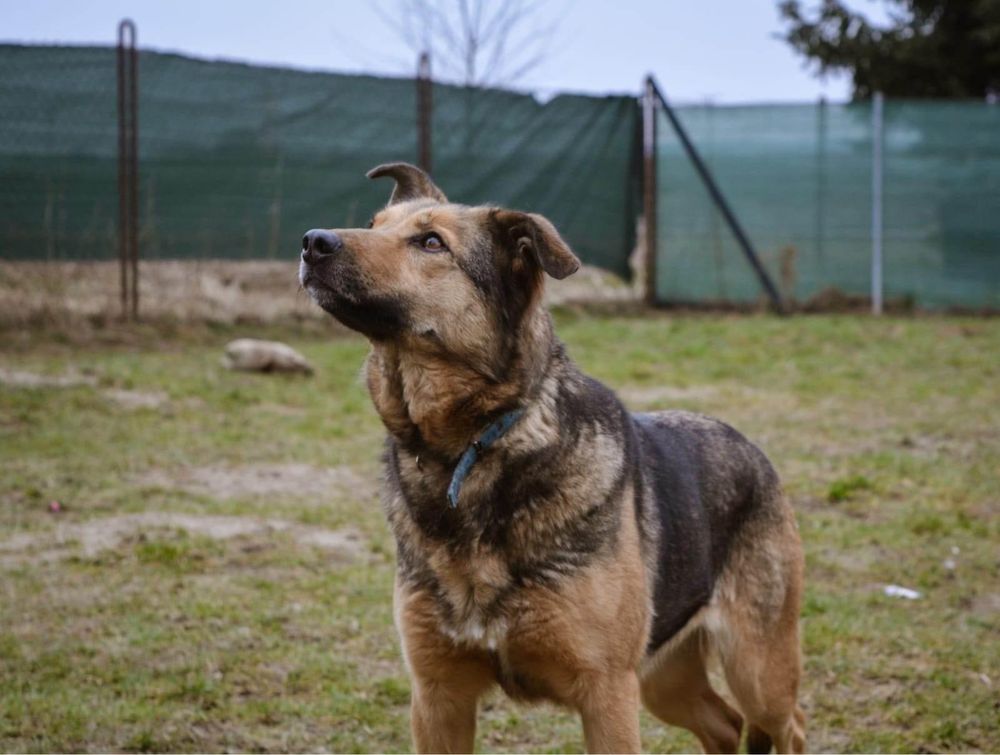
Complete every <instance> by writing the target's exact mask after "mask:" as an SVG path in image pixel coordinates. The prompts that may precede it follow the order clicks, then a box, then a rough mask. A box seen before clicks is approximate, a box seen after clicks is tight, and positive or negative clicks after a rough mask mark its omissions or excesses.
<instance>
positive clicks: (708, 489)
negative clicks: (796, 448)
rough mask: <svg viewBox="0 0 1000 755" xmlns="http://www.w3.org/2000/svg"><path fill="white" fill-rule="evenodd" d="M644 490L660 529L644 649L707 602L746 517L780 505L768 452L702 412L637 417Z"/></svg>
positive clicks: (657, 642) (655, 645) (666, 636)
mask: <svg viewBox="0 0 1000 755" xmlns="http://www.w3.org/2000/svg"><path fill="white" fill-rule="evenodd" d="M633 418H634V419H635V424H636V429H637V433H638V436H639V449H640V459H641V467H642V471H643V475H644V477H645V483H646V484H645V486H644V493H645V495H646V496H648V497H649V502H648V505H649V506H650V507H651V512H650V513H651V514H652V516H653V519H654V520H655V523H656V527H657V530H658V537H657V538H656V544H655V546H654V547H655V548H656V559H655V563H656V573H655V577H654V585H655V586H654V589H653V600H654V606H655V608H656V615H655V618H654V621H653V627H652V632H651V634H650V641H649V649H650V651H653V650H655V649H656V648H658V647H659V646H660V645H662V644H663V643H664V642H666V641H667V640H668V639H670V638H671V637H673V636H674V634H676V633H677V632H678V631H679V630H681V629H682V628H683V627H684V625H685V624H686V623H687V622H688V620H689V619H690V618H691V617H692V616H693V615H694V614H695V613H697V612H698V610H700V609H701V608H702V607H704V606H706V605H707V604H708V602H709V600H710V599H711V597H712V593H713V591H714V588H715V584H716V581H717V580H718V578H719V575H720V574H721V573H722V570H723V567H724V566H725V564H726V563H727V561H728V558H729V555H730V550H731V548H732V546H733V543H734V541H735V539H736V538H735V536H736V535H737V534H738V533H739V532H740V530H741V528H742V527H744V526H745V525H746V524H747V522H748V521H751V520H752V519H753V518H754V517H755V516H759V515H764V514H766V513H767V511H768V507H773V506H775V505H777V502H778V501H779V499H780V486H779V483H778V476H777V474H776V473H775V471H774V469H773V467H772V466H771V464H770V462H769V461H768V460H767V457H766V456H764V454H763V453H762V452H761V451H760V450H759V449H758V448H757V447H756V446H754V445H753V444H752V443H751V442H750V441H748V440H747V439H746V438H745V437H744V436H743V435H741V434H740V433H739V432H737V431H736V430H735V429H733V428H732V427H730V426H729V425H727V424H725V423H723V422H720V421H718V420H715V419H712V418H710V417H706V416H704V415H700V414H694V413H692V412H684V411H664V412H656V413H650V414H635V415H633Z"/></svg>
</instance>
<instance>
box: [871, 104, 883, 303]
mask: <svg viewBox="0 0 1000 755" xmlns="http://www.w3.org/2000/svg"><path fill="white" fill-rule="evenodd" d="M883 102H884V98H883V96H882V93H881V92H875V96H874V97H873V98H872V314H873V315H880V314H882V143H883V138H884V136H883V131H884V118H883Z"/></svg>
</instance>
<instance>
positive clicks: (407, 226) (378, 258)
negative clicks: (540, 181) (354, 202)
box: [299, 163, 580, 372]
mask: <svg viewBox="0 0 1000 755" xmlns="http://www.w3.org/2000/svg"><path fill="white" fill-rule="evenodd" d="M382 176H389V177H391V178H393V179H395V181H396V186H395V188H394V189H393V192H392V195H391V197H390V198H389V203H388V204H387V205H386V206H385V208H383V209H382V210H380V211H379V212H378V213H376V214H375V216H374V217H373V218H372V220H371V222H370V223H369V225H368V227H367V228H350V229H339V228H338V229H329V230H326V229H316V230H312V231H309V232H308V233H306V235H305V236H304V237H303V239H302V262H301V264H300V266H299V280H300V282H301V284H302V286H303V288H305V289H306V290H307V291H308V292H309V294H310V295H311V296H312V298H313V299H314V300H315V301H316V303H317V304H319V305H320V306H321V307H323V309H325V310H326V311H327V312H329V313H330V314H332V315H333V316H334V317H335V318H337V319H338V320H339V321H340V322H341V323H343V324H344V325H346V326H347V327H349V328H352V329H353V330H356V331H358V332H360V333H362V334H364V335H365V336H367V337H368V338H369V339H371V340H372V341H374V342H376V343H379V342H395V343H398V344H405V345H413V346H424V347H427V348H430V349H434V350H437V351H443V352H446V353H448V354H449V355H451V356H453V357H455V358H458V359H461V360H462V361H464V362H465V363H466V364H471V365H476V366H478V367H480V368H482V369H483V371H484V372H492V371H495V370H496V369H497V368H498V366H499V365H498V362H502V360H503V359H505V357H506V355H505V354H503V353H502V352H503V350H504V344H506V343H507V342H508V340H509V336H510V335H512V334H515V333H516V332H517V331H518V329H519V328H520V327H521V325H522V323H523V322H524V321H525V319H526V317H527V316H528V315H530V314H531V313H532V312H533V311H534V310H535V309H537V308H538V307H540V299H541V290H542V286H543V278H544V274H546V273H547V274H549V275H551V276H553V277H555V278H565V277H566V276H567V275H570V274H571V273H573V272H575V271H576V270H577V268H579V266H580V262H579V260H578V259H577V258H576V256H575V255H574V254H573V252H572V251H570V249H569V247H568V246H567V244H566V242H565V241H563V240H562V238H560V236H559V233H558V232H557V231H556V229H555V227H553V225H552V224H551V223H550V222H549V221H548V220H546V219H545V218H543V217H542V216H540V215H534V214H531V213H526V212H517V211H513V210H504V209H498V208H495V207H468V206H465V205H459V204H453V203H450V202H449V201H448V199H447V198H446V197H445V195H444V193H443V192H442V191H441V190H440V189H439V188H438V187H437V186H435V185H434V183H433V181H431V179H430V177H429V176H428V175H427V174H426V173H424V172H423V171H422V170H420V169H419V168H416V167H414V166H412V165H408V164H406V163H392V164H389V165H380V166H379V167H377V168H375V169H373V170H372V171H370V172H369V173H368V177H369V178H380V177H382Z"/></svg>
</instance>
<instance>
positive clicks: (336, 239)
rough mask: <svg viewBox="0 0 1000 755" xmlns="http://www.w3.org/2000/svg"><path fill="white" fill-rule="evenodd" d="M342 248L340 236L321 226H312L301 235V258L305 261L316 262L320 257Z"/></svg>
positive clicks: (342, 243) (334, 252)
mask: <svg viewBox="0 0 1000 755" xmlns="http://www.w3.org/2000/svg"><path fill="white" fill-rule="evenodd" d="M343 248H344V242H343V241H341V239H340V236H338V235H337V234H336V233H334V232H333V231H326V230H323V229H322V228H313V229H312V230H311V231H308V232H306V235H305V236H303V237H302V259H303V260H305V261H306V262H316V261H318V260H319V259H320V258H321V257H325V256H326V255H329V254H336V253H337V252H339V251H340V250H341V249H343Z"/></svg>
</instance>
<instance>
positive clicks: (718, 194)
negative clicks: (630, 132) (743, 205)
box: [650, 78, 785, 314]
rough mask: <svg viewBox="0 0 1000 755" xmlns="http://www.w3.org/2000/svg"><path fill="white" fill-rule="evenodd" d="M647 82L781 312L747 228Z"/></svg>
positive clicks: (670, 110) (660, 94) (673, 115)
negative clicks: (748, 235) (745, 228)
mask: <svg viewBox="0 0 1000 755" xmlns="http://www.w3.org/2000/svg"><path fill="white" fill-rule="evenodd" d="M650 83H651V86H652V88H653V94H654V96H655V97H656V100H657V102H658V104H659V106H660V107H661V108H663V113H664V114H665V115H666V116H667V120H669V121H670V125H671V127H672V128H673V129H674V133H675V134H677V138H678V139H680V142H681V146H682V147H683V148H684V151H685V152H686V153H687V156H688V159H689V160H690V161H691V164H692V165H693V166H694V168H695V170H696V171H697V172H698V175H699V176H700V177H701V180H702V183H703V184H704V185H705V188H706V189H707V190H708V193H709V195H710V196H711V197H712V201H713V202H714V203H715V206H716V208H718V210H719V212H721V213H722V217H723V219H724V220H725V221H726V224H727V225H728V226H729V230H730V231H732V233H733V236H734V237H735V238H736V242H737V243H738V244H739V245H740V248H741V249H742V250H743V254H744V256H745V257H746V258H747V261H748V262H749V263H750V266H751V267H752V268H753V270H754V272H755V273H756V274H757V278H758V280H760V284H761V287H762V288H763V289H764V292H765V293H766V294H767V296H768V298H769V299H770V300H771V304H772V306H773V307H774V311H775V312H777V313H778V314H784V313H785V306H784V303H783V302H782V301H781V295H780V294H779V293H778V289H777V288H776V287H775V285H774V281H772V280H771V276H770V275H769V274H768V272H767V270H766V269H765V268H764V265H763V263H761V261H760V257H758V256H757V252H756V250H755V249H754V248H753V245H752V244H751V243H750V239H749V238H747V235H746V232H745V231H744V230H743V226H741V225H740V222H739V221H738V220H737V219H736V215H735V214H734V213H733V211H732V208H730V206H729V203H728V202H727V201H726V199H725V197H723V196H722V190H721V189H719V185H718V184H717V183H716V182H715V179H714V178H713V177H712V172H711V171H710V170H709V169H708V166H707V165H705V161H704V160H702V159H701V155H700V154H699V153H698V150H697V149H696V148H695V146H694V144H693V143H692V141H691V138H690V137H689V136H688V133H687V131H686V130H685V128H684V126H683V125H682V124H681V122H680V119H678V117H677V114H676V113H675V112H674V109H673V108H672V107H670V103H669V102H667V98H666V97H664V96H663V92H661V91H660V88H659V87H658V86H656V82H655V81H654V80H653V79H652V78H650Z"/></svg>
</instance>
